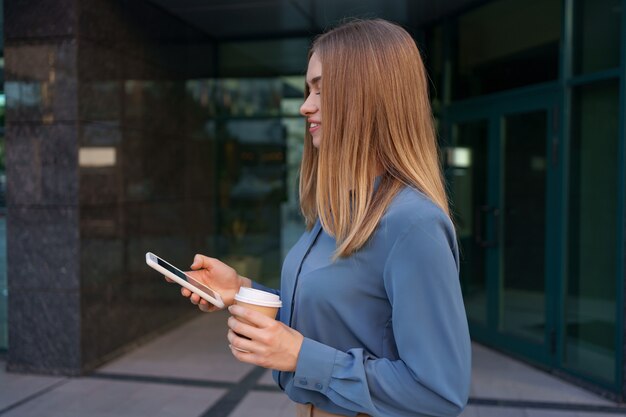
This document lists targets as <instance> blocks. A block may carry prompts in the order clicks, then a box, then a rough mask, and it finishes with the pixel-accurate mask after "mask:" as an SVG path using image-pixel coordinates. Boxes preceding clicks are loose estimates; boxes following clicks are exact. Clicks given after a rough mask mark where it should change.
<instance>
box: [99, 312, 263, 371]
mask: <svg viewBox="0 0 626 417" xmlns="http://www.w3.org/2000/svg"><path fill="white" fill-rule="evenodd" d="M227 318H228V313H227V312H225V311H223V312H222V311H220V312H216V313H211V314H205V313H200V312H199V313H198V318H197V319H194V320H191V321H189V322H187V323H185V324H183V325H181V326H179V327H177V328H175V329H173V330H172V331H170V332H169V333H166V334H164V335H162V336H160V337H158V338H156V339H155V340H153V341H151V342H150V343H148V344H146V345H143V346H140V347H138V348H137V349H135V350H133V351H132V352H129V353H128V354H126V355H124V356H123V357H121V358H119V359H117V360H114V361H112V362H110V363H109V364H107V365H105V366H102V367H100V368H99V369H98V372H103V373H116V374H132V375H143V376H160V377H163V376H167V377H171V378H188V379H200V380H211V381H220V382H231V383H232V382H238V381H240V380H241V379H242V378H243V377H245V376H246V375H247V374H248V372H250V371H251V370H252V369H253V366H251V365H248V364H244V363H241V362H239V361H237V360H236V359H235V358H234V357H233V355H232V353H231V352H230V349H229V348H228V341H227V339H226V333H227V329H228V327H227V326H226V320H227Z"/></svg>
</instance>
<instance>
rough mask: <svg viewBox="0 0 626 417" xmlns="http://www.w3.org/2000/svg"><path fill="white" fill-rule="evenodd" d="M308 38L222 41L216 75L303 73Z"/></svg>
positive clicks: (308, 45)
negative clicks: (217, 73)
mask: <svg viewBox="0 0 626 417" xmlns="http://www.w3.org/2000/svg"><path fill="white" fill-rule="evenodd" d="M310 44H311V40H310V39H309V38H285V39H274V40H264V41H240V42H224V43H221V44H220V47H219V60H218V62H219V75H226V76H228V77H263V76H268V77H273V76H281V75H304V74H305V73H306V66H307V59H306V57H307V51H308V50H309V47H310Z"/></svg>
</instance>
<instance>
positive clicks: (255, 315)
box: [228, 304, 276, 327]
mask: <svg viewBox="0 0 626 417" xmlns="http://www.w3.org/2000/svg"><path fill="white" fill-rule="evenodd" d="M228 311H229V312H230V314H232V315H233V316H235V317H236V318H240V319H243V320H244V321H248V322H250V323H252V325H254V326H256V327H266V326H269V325H271V324H272V323H274V322H275V321H276V320H274V319H271V318H269V317H267V316H266V315H265V314H262V313H259V312H258V311H254V310H252V309H249V308H245V307H242V306H238V305H236V304H233V305H231V306H230V307H228Z"/></svg>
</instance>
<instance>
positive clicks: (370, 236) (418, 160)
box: [183, 20, 471, 417]
mask: <svg viewBox="0 0 626 417" xmlns="http://www.w3.org/2000/svg"><path fill="white" fill-rule="evenodd" d="M305 95H306V98H305V102H304V104H303V105H302V107H301V109H300V111H301V113H302V115H303V116H304V117H306V121H307V133H306V137H305V145H304V154H303V159H302V166H301V179H300V201H301V207H302V213H303V214H304V217H305V219H306V224H307V232H305V233H304V234H303V235H302V237H301V238H300V240H299V241H298V243H296V245H295V246H294V247H293V248H292V249H291V251H290V252H289V254H288V255H287V258H286V259H285V262H284V265H283V270H282V278H281V289H280V291H276V290H273V291H274V292H276V293H278V294H280V296H281V299H282V301H283V307H282V309H281V311H280V313H279V317H278V319H279V320H278V321H277V320H272V319H269V318H267V317H265V316H263V315H261V314H260V313H256V312H254V311H251V310H248V309H245V308H243V307H241V306H235V305H231V306H230V307H229V311H230V313H231V314H232V317H230V318H229V320H228V326H229V327H230V330H229V332H228V341H229V342H230V344H231V350H232V353H233V355H234V356H235V358H237V359H238V360H240V361H242V362H247V363H251V364H255V365H259V366H262V367H266V368H271V369H274V370H275V371H274V379H275V380H276V382H277V383H278V385H279V386H280V387H281V389H283V390H284V391H285V392H286V393H287V394H288V395H289V397H290V398H291V399H292V400H293V401H295V402H296V403H298V413H299V415H302V416H304V415H308V416H311V415H313V416H324V415H326V416H327V415H345V416H354V415H357V414H361V415H363V414H365V415H371V416H396V417H397V416H421V415H427V416H454V415H457V414H459V413H460V412H461V411H462V410H463V407H464V406H465V404H466V401H467V397H468V391H469V384H470V369H471V352H470V339H469V333H468V328H467V320H466V316H465V310H464V307H463V300H462V297H461V291H460V286H459V269H458V268H459V256H458V249H457V242H456V236H455V232H454V227H453V225H452V222H451V221H450V216H449V211H448V203H447V198H446V194H445V190H444V184H443V180H442V174H441V169H440V166H439V162H438V156H437V145H436V139H435V133H434V129H433V122H432V115H431V110H430V104H429V100H428V85H427V76H426V73H425V70H424V66H423V64H422V60H421V58H420V55H419V52H418V49H417V47H416V45H415V42H414V41H413V39H412V38H411V36H410V35H409V34H408V33H407V32H406V31H405V30H403V29H402V28H400V27H399V26H397V25H395V24H392V23H389V22H387V21H384V20H366V21H354V22H350V23H347V24H344V25H342V26H339V27H337V28H335V29H333V30H331V31H329V32H327V33H325V34H323V35H321V36H319V37H318V38H317V39H316V40H315V41H314V43H313V46H312V48H311V51H310V53H309V66H308V70H307V75H306V88H305ZM192 269H193V270H194V274H196V275H197V277H198V278H199V279H202V280H203V281H205V282H206V283H207V284H208V285H210V286H211V287H213V288H215V289H216V290H218V291H219V292H220V293H221V294H222V297H223V299H224V300H225V302H226V304H228V305H230V304H232V302H233V298H234V295H235V293H236V292H237V291H238V290H239V287H240V286H242V285H243V286H253V287H256V288H260V289H264V290H269V289H268V288H265V287H263V286H261V285H259V284H257V283H255V282H252V281H251V280H249V279H248V278H244V277H241V276H239V275H237V272H236V271H235V270H234V269H232V268H230V267H229V266H227V265H225V264H223V263H221V262H220V261H218V260H216V259H213V258H208V257H205V256H201V255H196V257H195V259H194V263H193V265H192ZM183 295H185V296H187V297H190V299H191V301H192V302H193V303H194V304H198V305H199V307H200V309H202V310H203V311H213V310H214V308H212V307H209V305H208V304H207V303H206V302H204V301H200V299H199V298H198V297H197V296H196V295H191V294H190V293H189V291H187V290H184V289H183ZM239 318H245V319H246V320H247V321H249V322H252V323H253V324H254V326H251V325H248V324H244V323H243V322H242V321H240V320H239ZM255 326H256V327H255ZM235 332H236V333H237V334H239V335H243V336H246V337H247V338H249V339H246V338H243V337H239V336H238V335H237V334H235ZM236 348H238V349H241V350H245V351H247V352H242V351H241V350H238V349H236ZM329 413H330V414H329Z"/></svg>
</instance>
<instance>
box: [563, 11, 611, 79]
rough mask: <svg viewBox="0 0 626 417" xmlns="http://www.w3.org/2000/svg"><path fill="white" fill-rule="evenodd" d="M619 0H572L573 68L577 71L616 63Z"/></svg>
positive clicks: (596, 68)
mask: <svg viewBox="0 0 626 417" xmlns="http://www.w3.org/2000/svg"><path fill="white" fill-rule="evenodd" d="M620 3H621V1H620V0H579V1H576V2H575V5H576V9H575V24H574V70H575V72H576V73H577V74H581V73H589V72H594V71H601V70H606V69H611V68H617V67H618V66H619V45H620V20H621V16H622V9H621V7H620Z"/></svg>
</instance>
